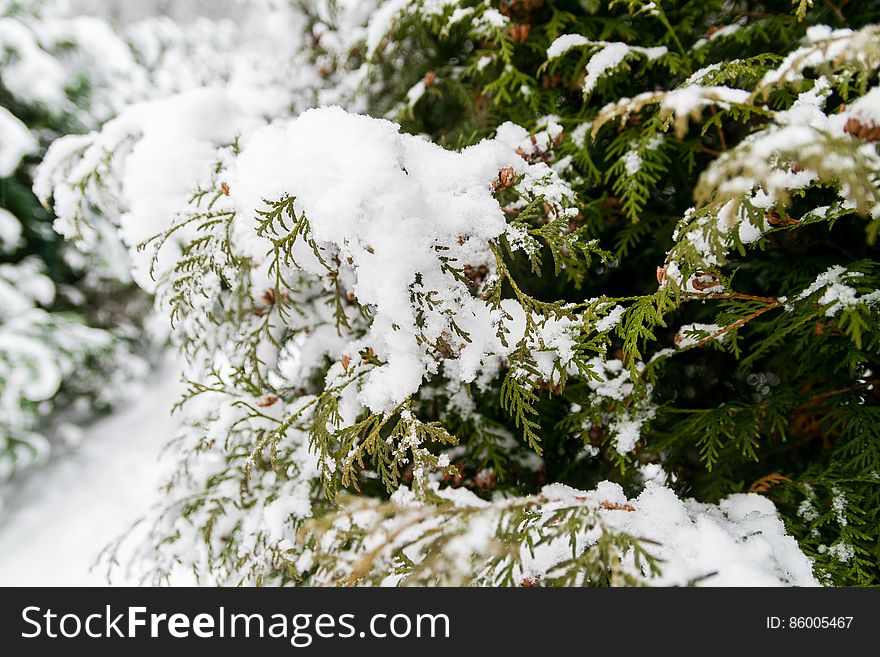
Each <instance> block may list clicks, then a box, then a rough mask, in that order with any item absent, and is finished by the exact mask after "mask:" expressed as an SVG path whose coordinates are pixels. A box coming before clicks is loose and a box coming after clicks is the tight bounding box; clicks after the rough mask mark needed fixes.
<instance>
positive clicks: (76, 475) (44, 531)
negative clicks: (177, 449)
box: [0, 356, 183, 586]
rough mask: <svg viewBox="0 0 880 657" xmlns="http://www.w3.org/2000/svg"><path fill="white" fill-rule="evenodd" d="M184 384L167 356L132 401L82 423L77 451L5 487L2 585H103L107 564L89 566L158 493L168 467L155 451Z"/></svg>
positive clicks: (0, 517) (170, 425) (170, 427)
mask: <svg viewBox="0 0 880 657" xmlns="http://www.w3.org/2000/svg"><path fill="white" fill-rule="evenodd" d="M182 390H183V389H182V387H181V385H180V384H179V383H178V367H177V365H176V364H175V363H174V361H173V358H172V357H170V356H169V357H166V358H165V360H164V361H163V362H162V364H161V365H160V366H159V367H158V368H157V369H156V371H155V372H154V373H153V374H152V375H151V376H150V377H149V381H148V382H146V383H145V384H143V387H142V389H141V390H140V392H138V393H136V394H134V395H132V396H131V398H130V401H129V402H127V403H126V404H124V405H122V406H121V407H120V408H119V409H117V410H116V412H115V413H113V414H112V415H110V416H108V417H106V418H105V419H103V420H100V421H98V422H96V423H95V424H94V425H92V426H91V427H84V430H85V431H84V432H85V434H86V439H84V440H83V441H82V443H81V444H80V445H79V446H78V447H77V448H76V450H75V451H73V452H71V453H70V454H66V455H59V457H58V458H55V459H53V460H51V461H50V462H49V463H48V465H46V466H45V467H42V468H37V469H35V470H31V471H29V472H28V473H26V475H25V476H23V477H21V478H19V479H14V480H13V481H12V482H10V483H9V484H7V485H6V486H5V487H4V489H2V496H3V497H4V498H5V500H4V501H5V502H6V503H5V504H4V506H3V508H2V509H0V586H103V585H106V584H107V577H106V569H105V568H101V567H98V568H92V566H93V564H94V562H95V559H96V557H97V556H98V554H99V553H100V551H101V550H102V549H103V548H104V547H105V546H106V545H107V544H109V543H110V542H112V541H114V540H115V539H117V538H118V537H119V536H120V535H122V534H123V533H124V532H126V531H128V530H129V528H130V527H131V525H132V524H133V523H134V522H135V521H136V520H137V519H138V518H140V517H141V516H142V515H143V514H144V512H145V511H146V510H147V508H148V507H149V505H150V504H151V503H152V501H153V500H154V499H155V496H156V495H157V494H158V493H157V486H158V480H159V478H160V477H161V475H162V474H163V473H164V472H165V468H164V466H163V464H162V463H161V462H160V459H159V456H160V453H161V451H162V447H163V446H164V445H165V443H166V442H167V441H168V440H169V439H170V438H172V437H173V434H174V430H175V428H176V424H177V416H176V415H175V416H172V415H171V414H170V412H169V411H170V409H171V406H172V405H173V404H174V403H175V402H176V401H177V400H178V398H179V397H180V394H181V392H182ZM119 572H120V573H121V572H123V571H119ZM137 583H138V582H134V581H131V582H128V581H125V580H124V579H120V578H119V577H118V576H115V577H114V579H113V584H116V585H124V584H130V585H135V584H137Z"/></svg>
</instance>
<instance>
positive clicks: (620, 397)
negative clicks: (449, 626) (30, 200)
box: [36, 0, 880, 585]
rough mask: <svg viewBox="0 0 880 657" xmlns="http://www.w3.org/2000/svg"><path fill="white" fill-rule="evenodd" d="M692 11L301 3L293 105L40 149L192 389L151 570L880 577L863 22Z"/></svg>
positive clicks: (332, 576)
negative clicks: (157, 313) (148, 307)
mask: <svg viewBox="0 0 880 657" xmlns="http://www.w3.org/2000/svg"><path fill="white" fill-rule="evenodd" d="M696 4H697V3H677V2H672V1H668V2H662V3H661V2H651V3H647V2H640V1H639V0H629V1H627V2H621V1H619V0H618V1H612V2H610V3H599V2H595V3H578V2H549V1H548V2H543V1H541V0H505V1H503V2H500V3H493V2H488V1H487V2H458V1H456V0H449V1H446V0H439V1H438V0H412V1H410V2H406V1H404V2H401V1H398V0H393V1H389V2H379V3H377V4H376V6H375V10H374V11H368V9H373V8H372V7H367V8H366V9H365V8H364V4H363V3H327V4H326V5H324V4H323V3H317V4H314V3H309V4H308V5H306V6H305V8H304V9H302V12H301V14H299V17H298V18H295V19H294V18H292V16H293V14H289V15H288V16H290V17H291V18H290V20H292V21H293V22H292V25H295V27H296V29H295V30H292V32H291V34H292V36H291V39H295V40H296V41H297V42H296V44H295V46H293V47H292V49H291V55H290V57H291V60H290V61H291V65H292V66H294V67H295V68H296V69H297V70H298V71H299V73H298V75H297V76H296V77H295V78H290V79H274V80H272V81H271V82H270V83H269V85H270V86H269V87H268V88H267V89H268V90H270V91H272V92H277V93H278V94H280V95H281V96H282V97H284V98H286V99H288V102H289V103H290V107H289V111H282V110H280V109H279V108H277V106H276V107H275V108H274V110H275V111H272V110H269V109H266V107H265V105H263V104H262V103H261V102H260V99H261V98H262V97H263V94H262V93H261V91H266V89H263V90H260V89H258V88H254V89H251V90H249V91H248V92H246V93H243V92H242V91H241V89H239V88H237V87H235V86H234V85H225V86H224V85H214V86H213V87H212V88H208V89H201V90H197V91H189V92H185V93H183V94H180V95H178V96H175V97H172V98H169V99H166V100H161V101H155V102H151V103H147V104H143V105H139V106H136V107H133V108H131V109H129V110H127V111H125V112H123V113H122V114H121V115H120V116H119V117H117V118H116V119H114V120H112V121H110V122H108V123H107V124H106V126H104V128H103V129H102V130H100V131H96V132H94V133H92V134H90V135H87V136H84V137H71V138H65V139H62V140H60V141H59V142H56V144H55V145H53V147H52V149H51V150H50V152H49V154H48V156H47V158H46V160H45V162H44V164H43V167H42V169H41V172H40V175H39V177H38V180H37V186H36V189H37V191H38V192H39V194H40V195H41V196H42V197H43V198H44V199H46V200H47V201H48V200H49V199H54V207H55V210H56V212H57V213H58V215H59V220H58V222H57V226H58V227H59V229H60V230H62V231H63V232H65V233H66V234H70V235H77V234H80V233H81V232H82V231H88V230H99V229H100V227H101V226H105V227H106V226H109V227H113V228H115V229H117V230H118V231H119V233H120V234H121V235H122V239H123V240H124V242H125V244H126V245H127V246H128V248H129V250H130V253H131V257H132V262H133V266H134V272H135V279H136V280H137V281H138V282H139V283H140V284H141V285H143V286H144V287H146V288H147V289H149V290H151V291H155V293H156V299H157V307H158V308H159V309H161V311H162V312H164V313H166V314H167V315H168V316H169V318H170V320H171V323H172V325H173V335H174V339H175V341H176V343H177V344H178V346H179V348H180V349H181V352H182V353H183V354H184V355H185V356H186V360H187V371H186V373H185V375H186V378H187V380H188V382H189V391H188V393H187V395H186V398H185V400H184V403H182V405H181V408H182V417H183V423H184V428H183V429H182V431H181V433H180V435H179V436H178V438H177V441H176V443H175V445H176V454H178V455H179V458H180V467H179V468H178V470H177V472H176V473H175V475H174V476H173V477H172V479H171V480H170V481H169V482H168V485H167V486H166V488H165V489H164V490H165V494H164V499H163V501H162V503H161V505H160V507H159V508H157V509H156V512H155V515H154V517H153V518H151V520H150V522H151V529H150V531H149V534H148V538H147V540H146V541H145V543H144V544H143V545H142V546H141V547H140V549H139V550H138V551H137V552H136V560H135V563H134V564H133V565H134V567H135V568H136V569H137V570H138V571H139V572H140V573H142V574H143V575H144V577H145V578H146V579H148V580H162V579H164V578H166V577H173V575H174V573H175V571H176V570H177V569H181V568H182V569H183V570H192V571H193V572H195V573H196V575H197V576H199V577H200V578H203V579H204V580H205V581H211V582H235V583H237V582H256V583H289V582H305V583H310V584H318V583H346V584H357V583H392V584H407V583H416V584H429V583H447V584H449V583H453V584H469V583H474V584H514V585H535V584H608V583H610V584H617V583H642V582H647V583H657V584H673V583H674V584H687V583H693V582H707V583H725V582H736V583H743V582H750V583H755V584H769V583H774V584H776V583H783V584H801V585H806V584H815V583H816V582H817V579H816V577H815V576H814V573H813V566H814V565H815V566H816V575H818V576H819V577H820V578H821V579H822V580H823V581H830V582H835V583H860V584H865V583H871V582H874V581H875V580H876V577H877V572H876V564H877V558H876V557H877V549H878V548H877V545H878V541H877V538H878V535H877V530H876V527H877V526H878V525H877V520H878V515H880V503H878V502H880V501H878V488H877V486H878V484H877V477H876V472H877V471H878V468H880V435H878V433H877V427H878V426H880V423H878V422H877V420H878V419H880V417H878V411H877V404H876V380H875V378H874V377H875V375H874V374H873V372H872V371H871V367H872V363H876V361H877V351H878V348H880V341H878V335H877V332H878V322H877V319H878V305H877V301H878V298H877V297H878V292H877V291H876V289H877V287H878V285H877V283H878V280H877V268H876V247H875V245H874V241H875V237H876V232H877V226H878V225H880V224H878V221H880V211H878V208H880V188H878V160H877V158H878V155H877V150H876V149H877V146H876V142H877V141H878V129H880V128H878V126H880V119H878V117H877V116H876V96H877V93H878V92H877V91H876V82H877V71H878V68H880V58H878V49H880V33H878V28H877V27H876V26H874V25H871V24H870V20H871V18H872V17H875V16H876V12H874V13H872V11H871V10H869V9H868V8H858V9H857V8H853V9H852V10H851V11H849V12H848V14H849V15H848V16H845V17H844V18H843V19H841V18H840V17H839V16H832V15H830V14H828V13H827V11H828V9H827V8H820V7H818V6H817V7H815V8H812V9H811V8H809V7H808V4H809V3H803V2H801V3H799V5H798V7H792V8H791V12H790V13H786V12H783V11H780V10H779V9H778V8H777V7H776V6H775V5H774V3H758V4H760V5H761V7H760V9H762V11H757V10H756V9H755V8H754V7H753V8H752V10H751V11H749V12H747V13H743V12H742V11H740V10H739V9H738V8H737V6H733V5H731V4H730V3H725V2H721V1H720V0H719V1H718V2H713V1H710V2H707V3H700V6H699V7H697V6H696ZM752 4H753V5H755V3H752ZM864 4H865V5H871V7H873V9H874V10H876V9H877V7H876V3H873V2H869V3H864ZM860 7H861V6H860ZM786 9H787V8H786ZM808 9H809V11H808ZM832 20H836V21H841V20H843V21H848V22H849V25H848V26H841V27H839V28H837V29H835V28H832V27H826V26H824V25H823V24H822V23H823V22H826V21H832ZM701 35H705V36H701ZM316 103H317V104H323V105H333V104H336V105H342V106H345V107H346V109H341V108H340V107H334V106H325V107H322V108H319V109H307V108H308V107H310V106H312V105H314V104H316ZM261 107H262V109H260V108H261ZM347 110H348V111H347ZM352 110H357V111H360V112H363V113H362V114H353V113H351V111H352ZM365 114H370V115H372V116H393V117H394V118H396V120H397V123H393V122H390V121H388V120H385V119H381V118H371V117H370V116H367V115H365ZM267 118H268V119H271V120H270V121H268V122H267ZM832 228H833V229H834V230H833V231H832ZM734 273H736V276H735V277H734ZM689 498H695V499H689ZM768 498H770V499H772V500H774V501H776V502H777V503H778V507H776V506H774V505H773V504H772V503H771V502H770V501H769V500H768ZM793 537H795V538H797V539H798V541H799V543H800V546H799V547H798V545H797V544H796V543H795V538H793ZM811 558H812V559H811ZM813 560H815V564H814V563H813Z"/></svg>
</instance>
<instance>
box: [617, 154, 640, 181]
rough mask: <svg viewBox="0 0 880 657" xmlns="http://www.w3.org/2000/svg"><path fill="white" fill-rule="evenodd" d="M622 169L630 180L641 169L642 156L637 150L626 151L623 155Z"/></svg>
mask: <svg viewBox="0 0 880 657" xmlns="http://www.w3.org/2000/svg"><path fill="white" fill-rule="evenodd" d="M622 159H623V168H624V170H625V171H626V175H628V176H629V177H630V178H631V177H633V176H634V175H636V174H637V173H638V172H639V170H640V169H641V168H642V156H641V155H639V152H638V151H637V150H631V151H627V152H626V153H624V154H623V158H622Z"/></svg>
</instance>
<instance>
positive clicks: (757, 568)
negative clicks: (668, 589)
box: [536, 481, 819, 586]
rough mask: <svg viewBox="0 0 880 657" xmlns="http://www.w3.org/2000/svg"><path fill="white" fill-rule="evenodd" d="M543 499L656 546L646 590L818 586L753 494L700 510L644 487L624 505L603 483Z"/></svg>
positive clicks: (555, 491)
mask: <svg viewBox="0 0 880 657" xmlns="http://www.w3.org/2000/svg"><path fill="white" fill-rule="evenodd" d="M543 494H544V496H546V497H547V498H549V499H550V500H553V501H556V502H557V503H568V502H570V501H572V500H575V499H576V500H579V501H583V500H584V499H586V500H587V503H588V504H589V503H596V504H597V505H598V512H599V514H600V516H601V517H602V520H603V522H604V524H605V526H606V527H607V528H609V529H612V530H618V531H621V532H625V533H627V534H630V535H632V536H634V537H638V538H643V539H647V540H650V541H654V542H656V543H657V544H658V545H652V546H649V551H650V552H651V553H652V554H653V555H654V556H656V557H658V558H659V559H660V564H659V565H660V569H661V573H660V575H659V576H658V577H655V578H652V579H651V583H652V584H655V585H658V586H683V585H688V584H692V583H696V584H702V585H708V586H785V585H793V586H819V582H818V581H817V580H816V578H815V577H814V576H813V571H812V563H811V561H810V559H809V558H808V557H807V556H806V555H804V553H803V552H801V550H800V548H799V547H798V545H797V542H796V541H795V539H794V538H793V537H791V536H789V535H788V534H787V533H786V531H785V526H784V525H783V523H782V520H781V519H780V517H779V515H778V514H777V512H776V508H775V506H774V505H773V503H772V502H771V501H770V500H768V499H767V498H766V497H762V496H761V495H756V494H753V493H752V494H739V495H731V496H729V497H727V498H725V499H724V500H722V501H721V502H720V503H719V504H717V505H714V504H701V503H700V502H696V501H694V500H688V499H681V498H679V497H678V496H677V495H676V494H675V493H674V492H673V491H672V490H671V489H669V488H667V487H665V486H662V485H659V484H656V483H653V482H648V484H647V486H646V487H645V489H644V491H642V493H641V494H640V495H639V496H638V497H636V498H635V499H632V500H629V499H627V497H626V495H625V494H624V492H623V489H622V488H621V487H620V486H619V485H618V484H614V483H611V482H607V481H605V482H602V483H600V484H599V485H598V486H597V488H596V490H594V491H590V492H587V493H584V492H581V491H578V490H575V489H573V488H569V487H567V486H564V485H561V484H553V485H550V486H547V487H545V488H544V490H543ZM549 506H552V502H551V504H550V505H549ZM536 556H538V555H536Z"/></svg>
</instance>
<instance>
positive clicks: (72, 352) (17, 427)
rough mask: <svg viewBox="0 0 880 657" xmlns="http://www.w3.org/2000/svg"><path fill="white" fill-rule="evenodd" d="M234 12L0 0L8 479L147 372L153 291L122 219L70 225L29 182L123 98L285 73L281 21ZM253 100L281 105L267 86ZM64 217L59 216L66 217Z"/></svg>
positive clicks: (1, 322)
mask: <svg viewBox="0 0 880 657" xmlns="http://www.w3.org/2000/svg"><path fill="white" fill-rule="evenodd" d="M234 28H235V24H234V23H232V21H229V20H222V19H221V20H209V19H202V20H199V21H195V22H194V23H192V24H191V25H188V26H181V25H178V24H176V23H173V22H171V21H170V20H168V19H162V18H150V19H146V20H143V21H140V22H137V23H134V24H131V25H127V26H124V27H122V28H121V27H120V26H117V25H111V24H110V23H108V22H107V21H106V20H104V19H103V18H100V17H89V16H81V15H76V14H73V13H71V12H70V10H69V8H68V7H67V3H65V2H55V1H48V0H47V1H30V2H19V1H15V2H2V3H0V186H2V187H0V399H2V411H0V480H3V479H5V478H6V477H7V476H8V475H10V474H11V473H13V472H15V471H18V470H20V469H22V468H23V467H25V466H27V465H29V464H32V463H36V462H41V461H43V460H44V459H45V457H46V456H47V454H48V451H49V446H50V443H51V442H53V441H54V442H65V441H64V440H62V438H64V437H67V438H70V437H72V436H73V435H74V433H73V432H72V431H71V428H70V427H71V425H70V422H71V421H76V422H82V421H88V420H89V419H90V418H91V417H92V416H94V415H95V413H97V412H101V411H104V410H106V409H107V408H108V406H109V405H110V404H111V403H113V402H117V401H119V400H121V399H122V398H123V396H124V395H123V391H124V390H125V389H126V386H125V385H124V383H125V382H126V381H127V380H129V379H132V378H141V377H143V376H144V375H145V374H146V362H145V361H144V360H142V359H141V358H140V357H139V356H136V355H135V354H134V353H133V350H140V348H141V347H142V346H143V342H144V335H143V333H144V328H143V325H142V321H143V316H144V314H145V312H146V311H147V310H148V308H149V305H148V303H146V302H145V295H143V294H142V293H141V294H137V293H136V291H135V288H134V286H133V285H132V281H131V264H130V261H129V256H128V254H127V251H126V249H125V247H124V243H123V241H122V239H121V238H120V236H119V235H118V234H117V232H116V230H115V228H113V227H112V226H108V225H97V226H94V227H89V228H88V229H86V228H85V227H84V226H82V225H81V227H82V230H81V231H79V230H78V229H77V228H72V229H71V230H70V231H69V232H65V231H61V232H63V233H64V235H65V236H66V237H69V238H71V239H70V240H69V241H68V242H65V241H63V240H62V239H59V235H58V234H57V233H56V232H53V231H52V229H51V227H52V223H53V217H52V216H51V215H50V214H48V213H47V212H46V211H45V210H43V208H42V207H41V206H40V204H39V202H38V200H37V198H36V197H35V196H34V194H33V192H32V191H31V187H32V183H33V181H32V178H31V173H32V168H33V164H34V163H35V162H36V161H37V158H39V157H40V156H41V155H42V153H43V152H44V150H45V147H46V146H47V145H48V143H49V142H51V141H52V140H53V139H55V138H56V137H58V136H60V135H64V134H69V133H78V132H83V131H88V130H92V129H95V128H97V127H98V126H100V125H102V124H103V123H104V122H106V121H107V120H108V119H110V118H112V117H114V116H116V115H118V114H119V113H120V112H122V111H123V110H124V108H126V107H128V106H130V105H132V104H136V103H138V102H144V101H147V100H149V99H152V98H157V97H165V96H168V95H171V94H174V93H179V92H181V91H183V90H186V89H189V88H193V87H201V86H203V85H206V84H211V83H217V82H222V83H223V84H225V85H227V86H229V87H230V88H234V89H239V90H248V89H250V88H252V87H257V88H266V87H268V86H271V84H270V82H271V80H270V79H268V78H260V77H259V76H256V75H255V74H254V68H255V67H254V62H255V61H256V59H257V58H262V59H261V60H260V61H261V63H262V64H263V68H262V69H260V70H262V71H264V72H265V75H266V76H269V75H277V76H284V75H288V74H290V71H288V70H286V69H284V68H283V67H282V66H280V65H276V64H278V63H279V62H281V61H282V60H283V58H284V56H285V55H284V53H285V52H286V51H285V50H284V49H283V48H278V47H277V46H278V45H279V44H283V39H282V35H281V33H280V32H278V33H276V34H275V37H276V38H275V40H274V41H270V40H269V39H268V38H267V35H266V34H265V33H263V32H261V33H260V35H259V42H258V43H259V46H260V47H259V48H256V47H254V44H255V43H257V42H253V41H252V42H250V43H249V44H247V45H245V44H243V43H241V38H242V34H241V33H240V31H239V30H237V29H234ZM264 98H265V101H264V102H263V104H262V105H261V106H259V107H254V108H253V111H255V112H266V111H268V109H267V108H268V107H269V105H270V104H271V107H273V108H276V109H275V111H278V110H277V108H284V107H286V106H287V104H288V101H287V100H286V99H285V98H284V97H283V95H280V94H274V95H272V97H271V98H270V97H269V94H264ZM56 228H58V229H60V228H61V226H60V225H59V226H56Z"/></svg>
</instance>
